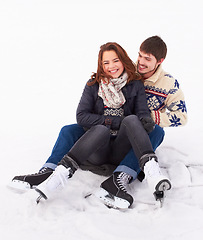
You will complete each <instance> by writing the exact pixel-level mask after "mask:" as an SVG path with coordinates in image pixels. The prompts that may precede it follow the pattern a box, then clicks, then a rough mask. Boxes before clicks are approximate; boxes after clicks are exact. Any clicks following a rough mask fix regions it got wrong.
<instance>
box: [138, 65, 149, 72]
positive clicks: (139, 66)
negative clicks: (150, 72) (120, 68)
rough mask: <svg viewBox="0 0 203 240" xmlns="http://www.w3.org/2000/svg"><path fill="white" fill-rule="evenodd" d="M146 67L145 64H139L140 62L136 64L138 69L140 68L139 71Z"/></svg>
mask: <svg viewBox="0 0 203 240" xmlns="http://www.w3.org/2000/svg"><path fill="white" fill-rule="evenodd" d="M146 68H147V66H145V65H140V64H139V65H138V69H139V70H141V71H142V70H144V69H146Z"/></svg>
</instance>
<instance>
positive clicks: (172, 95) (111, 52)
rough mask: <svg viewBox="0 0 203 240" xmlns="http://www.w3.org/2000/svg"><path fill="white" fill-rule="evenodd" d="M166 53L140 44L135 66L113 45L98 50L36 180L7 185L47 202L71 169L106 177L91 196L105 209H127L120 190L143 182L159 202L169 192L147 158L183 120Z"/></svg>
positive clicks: (153, 41)
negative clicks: (71, 118) (70, 117)
mask: <svg viewBox="0 0 203 240" xmlns="http://www.w3.org/2000/svg"><path fill="white" fill-rule="evenodd" d="M166 53H167V47H166V44H165V43H164V41H163V40H162V39H161V38H160V37H158V36H153V37H150V38H148V39H146V40H145V41H144V42H143V43H142V44H141V46H140V51H139V56H138V59H137V64H136V65H135V64H134V63H133V62H132V60H131V59H130V58H129V56H128V55H127V53H126V51H125V50H124V49H123V48H122V47H121V46H120V45H118V44H117V43H115V42H109V43H106V44H104V45H102V46H101V47H100V51H99V55H98V68H97V72H96V73H94V74H93V75H92V76H91V79H90V80H89V81H88V82H87V84H86V86H85V88H84V91H83V94H82V97H81V100H80V103H79V105H78V108H77V124H73V125H68V126H65V127H63V128H62V129H61V131H60V133H59V136H58V139H57V141H56V144H55V146H54V148H53V151H52V154H51V156H50V157H49V159H48V160H47V161H46V163H45V164H44V165H43V167H42V168H41V169H40V171H39V172H38V173H36V174H30V175H23V176H16V177H14V178H13V180H12V182H11V186H12V187H14V188H15V187H16V188H17V187H19V185H21V186H22V185H23V186H24V187H25V188H35V190H36V191H37V192H38V193H39V198H38V199H37V201H38V202H39V201H40V199H41V198H44V199H49V198H51V197H52V195H53V193H54V192H55V191H56V190H59V189H62V188H63V187H64V185H66V182H67V180H68V179H69V178H71V177H72V176H73V175H74V172H75V171H76V170H77V169H78V168H81V169H86V170H90V171H92V172H94V173H97V174H101V175H105V176H109V177H108V178H107V179H106V180H105V181H104V182H103V183H102V184H101V186H100V190H99V192H98V194H97V196H98V197H99V198H100V199H101V200H102V201H103V202H104V203H105V204H106V205H108V206H110V207H113V208H128V207H130V206H131V205H132V203H133V197H132V196H131V195H130V194H129V193H128V192H127V190H126V186H127V184H129V183H131V182H132V181H133V180H135V179H136V178H138V179H139V180H140V181H142V180H143V179H144V178H145V179H146V181H147V183H148V185H149V189H150V191H152V194H155V197H156V198H162V197H163V193H164V191H165V190H169V189H170V188H171V182H170V180H169V179H168V178H167V177H166V176H164V175H163V174H162V173H161V171H160V167H159V164H158V159H157V156H156V154H155V150H156V148H157V147H158V146H159V145H160V144H161V143H162V141H163V138H164V130H163V128H164V127H177V126H182V125H184V124H185V123H186V121H187V112H186V107H185V101H184V96H183V93H182V91H181V89H180V88H179V83H178V81H177V80H175V79H174V78H173V77H172V76H171V75H170V74H168V73H166V72H165V71H163V70H162V66H161V63H162V62H163V61H164V59H165V57H166Z"/></svg>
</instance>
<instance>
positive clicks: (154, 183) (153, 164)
mask: <svg viewBox="0 0 203 240" xmlns="http://www.w3.org/2000/svg"><path fill="white" fill-rule="evenodd" d="M144 173H145V178H146V180H147V183H148V186H149V189H150V191H151V192H152V193H153V194H154V196H155V199H156V200H159V201H160V203H161V206H162V205H163V200H164V193H165V191H166V190H170V189H171V182H170V180H169V179H168V178H167V177H166V176H164V175H163V174H162V173H161V170H160V167H159V164H158V162H157V161H156V158H153V157H152V158H151V159H150V160H149V161H148V162H147V163H146V164H145V166H144Z"/></svg>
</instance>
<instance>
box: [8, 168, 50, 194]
mask: <svg viewBox="0 0 203 240" xmlns="http://www.w3.org/2000/svg"><path fill="white" fill-rule="evenodd" d="M52 172H53V169H51V168H47V167H43V168H42V169H40V170H39V172H38V173H34V174H28V175H21V176H15V177H14V178H13V179H12V181H11V183H10V184H9V185H8V187H9V188H12V189H14V190H19V191H26V190H28V189H31V188H34V187H35V186H37V185H39V184H40V183H42V182H43V181H45V180H46V179H47V178H48V177H49V176H50V175H51V174H52Z"/></svg>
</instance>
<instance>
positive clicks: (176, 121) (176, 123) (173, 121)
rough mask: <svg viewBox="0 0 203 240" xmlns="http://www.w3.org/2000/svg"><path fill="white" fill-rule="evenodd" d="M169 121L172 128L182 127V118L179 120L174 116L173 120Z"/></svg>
mask: <svg viewBox="0 0 203 240" xmlns="http://www.w3.org/2000/svg"><path fill="white" fill-rule="evenodd" d="M169 120H170V122H171V125H170V127H178V126H180V125H182V124H181V123H180V118H178V117H177V116H176V115H175V114H174V115H172V118H170V119H169Z"/></svg>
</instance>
